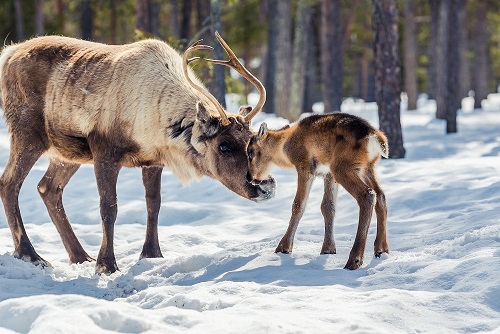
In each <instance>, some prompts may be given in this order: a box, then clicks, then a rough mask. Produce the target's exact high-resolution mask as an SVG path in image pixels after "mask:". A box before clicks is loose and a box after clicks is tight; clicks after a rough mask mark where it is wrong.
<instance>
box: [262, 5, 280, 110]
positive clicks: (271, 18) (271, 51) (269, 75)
mask: <svg viewBox="0 0 500 334" xmlns="http://www.w3.org/2000/svg"><path fill="white" fill-rule="evenodd" d="M278 1H279V0H268V1H267V6H268V8H267V18H268V25H269V29H268V35H267V57H266V72H265V78H264V86H265V87H266V91H267V98H266V104H265V105H264V108H263V110H264V112H266V113H273V112H275V106H274V104H275V103H274V101H275V89H274V87H275V81H276V62H277V53H276V52H277V44H278V16H277V15H276V12H277V11H278V9H277V8H278Z"/></svg>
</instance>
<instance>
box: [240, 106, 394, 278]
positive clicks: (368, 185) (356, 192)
mask: <svg viewBox="0 0 500 334" xmlns="http://www.w3.org/2000/svg"><path fill="white" fill-rule="evenodd" d="M247 154H248V156H249V170H250V175H251V178H252V179H253V180H254V181H253V182H254V183H255V184H258V183H259V182H261V181H260V180H265V179H267V177H268V175H269V170H270V167H271V166H272V165H273V164H274V165H277V166H279V167H282V168H295V170H296V171H297V174H298V186H297V193H296V195H295V199H294V202H293V205H292V216H291V219H290V223H289V226H288V229H287V232H286V234H285V235H284V236H283V238H282V239H281V241H280V243H279V245H278V247H277V248H276V252H282V253H290V252H291V251H292V247H293V239H294V235H295V231H296V229H297V226H298V223H299V221H300V218H301V217H302V214H303V212H304V209H305V205H306V202H307V197H308V195H309V191H310V189H311V185H312V181H313V179H314V177H315V176H316V175H319V174H323V175H324V188H325V191H324V197H323V201H322V203H321V212H322V214H323V217H324V220H325V239H324V242H323V247H322V249H321V254H333V253H336V248H335V242H334V239H333V220H334V215H335V211H336V198H337V191H338V184H340V185H342V186H343V187H344V188H345V189H346V190H347V191H348V192H349V193H350V194H351V195H352V196H353V197H354V198H355V199H356V201H357V202H358V205H359V208H360V209H359V223H358V232H357V234H356V239H355V241H354V245H353V248H352V250H351V253H350V255H349V260H348V261H347V264H346V266H345V267H346V268H348V269H357V268H359V267H360V266H361V265H362V263H363V254H364V249H365V245H366V237H367V233H368V227H369V224H370V220H371V216H372V212H373V209H374V208H375V211H376V214H377V238H376V240H375V256H380V254H381V253H384V252H385V253H387V252H389V247H388V243H387V227H386V222H387V205H386V201H385V196H384V193H383V191H382V188H381V187H380V185H379V183H378V181H377V178H376V176H375V164H376V163H377V161H378V160H379V159H380V156H381V155H383V156H385V157H387V155H388V146H387V139H386V137H385V136H384V134H383V133H381V132H379V131H377V130H375V129H374V128H373V127H372V126H371V125H370V124H369V123H368V122H366V121H365V120H363V119H361V118H359V117H356V116H353V115H349V114H344V113H334V114H329V115H323V116H310V117H308V118H305V119H304V120H302V121H300V122H299V123H297V124H295V125H293V126H291V127H288V128H283V129H281V130H275V131H272V130H267V126H266V125H265V124H263V125H262V126H261V128H260V130H259V132H258V134H256V135H254V136H253V137H252V139H251V140H250V143H249V145H248V148H247Z"/></svg>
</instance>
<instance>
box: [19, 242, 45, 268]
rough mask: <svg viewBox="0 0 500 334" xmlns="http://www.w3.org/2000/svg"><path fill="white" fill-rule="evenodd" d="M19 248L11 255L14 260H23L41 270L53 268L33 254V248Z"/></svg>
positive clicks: (35, 253)
mask: <svg viewBox="0 0 500 334" xmlns="http://www.w3.org/2000/svg"><path fill="white" fill-rule="evenodd" d="M23 246H24V245H20V247H19V248H18V249H17V250H16V251H15V252H14V253H13V254H12V255H13V256H14V257H15V258H17V259H20V260H23V261H24V262H31V263H32V264H33V265H35V266H41V267H42V268H45V267H47V268H53V267H52V265H51V264H50V262H49V261H47V260H44V259H43V258H42V257H41V256H40V255H38V254H37V252H35V250H34V249H33V247H23Z"/></svg>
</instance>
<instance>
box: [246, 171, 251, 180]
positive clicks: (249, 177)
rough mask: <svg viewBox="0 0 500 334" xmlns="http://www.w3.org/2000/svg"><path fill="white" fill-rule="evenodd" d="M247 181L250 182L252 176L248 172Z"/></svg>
mask: <svg viewBox="0 0 500 334" xmlns="http://www.w3.org/2000/svg"><path fill="white" fill-rule="evenodd" d="M247 181H248V182H252V175H250V172H247Z"/></svg>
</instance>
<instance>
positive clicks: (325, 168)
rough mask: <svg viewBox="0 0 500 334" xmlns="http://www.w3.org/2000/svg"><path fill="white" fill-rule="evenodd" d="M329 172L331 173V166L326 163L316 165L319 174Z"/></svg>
mask: <svg viewBox="0 0 500 334" xmlns="http://www.w3.org/2000/svg"><path fill="white" fill-rule="evenodd" d="M328 173H330V166H328V165H324V164H319V165H318V166H317V167H316V174H317V175H326V174H328Z"/></svg>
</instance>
